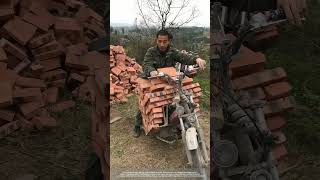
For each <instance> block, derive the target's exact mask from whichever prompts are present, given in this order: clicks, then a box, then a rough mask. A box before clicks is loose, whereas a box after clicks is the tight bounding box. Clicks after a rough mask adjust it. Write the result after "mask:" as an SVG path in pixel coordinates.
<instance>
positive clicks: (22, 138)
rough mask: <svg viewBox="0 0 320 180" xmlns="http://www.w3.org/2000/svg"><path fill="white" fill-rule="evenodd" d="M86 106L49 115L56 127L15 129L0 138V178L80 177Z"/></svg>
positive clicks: (86, 153)
mask: <svg viewBox="0 0 320 180" xmlns="http://www.w3.org/2000/svg"><path fill="white" fill-rule="evenodd" d="M89 107H90V106H89V105H86V104H82V103H77V106H76V107H75V108H73V109H70V110H65V111H64V112H61V113H55V114H52V116H53V117H55V118H56V119H57V120H58V122H59V123H60V125H59V127H57V128H54V129H51V130H43V131H16V132H15V133H13V134H11V135H10V136H7V137H6V138H4V139H0V179H1V180H15V179H16V178H18V177H21V176H24V175H26V174H30V175H33V176H34V177H36V179H38V180H79V179H84V173H85V170H86V168H87V164H88V161H89V157H90V154H91V153H92V149H91V142H90V129H91V127H90V126H91V123H90V121H91V118H90V108H89Z"/></svg>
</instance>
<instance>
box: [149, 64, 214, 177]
mask: <svg viewBox="0 0 320 180" xmlns="http://www.w3.org/2000/svg"><path fill="white" fill-rule="evenodd" d="M177 66H178V67H177V68H178V72H177V76H175V77H172V76H170V75H168V74H166V73H163V72H159V73H158V75H157V76H154V77H147V78H148V79H149V80H151V79H155V78H158V79H161V80H164V81H165V82H167V83H168V84H169V85H171V86H173V89H174V97H173V99H172V103H171V104H169V105H165V106H164V107H163V108H164V118H163V123H162V124H161V125H160V127H159V128H158V130H157V132H156V137H157V138H158V139H159V140H161V141H163V142H166V143H169V144H172V143H174V142H175V141H176V140H177V139H182V142H183V145H184V148H185V152H186V155H187V159H188V164H190V165H191V167H192V168H194V169H195V170H196V171H197V172H198V173H199V174H201V175H202V177H203V179H207V176H206V171H205V168H206V166H207V164H208V163H209V156H208V152H207V146H206V144H205V140H204V133H203V129H202V128H201V126H200V123H199V119H198V116H197V113H196V112H195V110H196V108H198V105H197V104H196V103H194V101H193V93H192V91H191V92H190V91H187V90H184V89H183V80H184V79H185V78H186V77H187V76H189V77H190V76H193V75H194V74H195V73H196V71H197V69H198V67H197V66H184V68H181V67H182V66H181V64H178V65H177ZM143 122H144V121H143ZM144 123H145V122H144Z"/></svg>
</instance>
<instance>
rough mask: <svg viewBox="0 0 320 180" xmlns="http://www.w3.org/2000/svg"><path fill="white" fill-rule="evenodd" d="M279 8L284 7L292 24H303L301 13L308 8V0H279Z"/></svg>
mask: <svg viewBox="0 0 320 180" xmlns="http://www.w3.org/2000/svg"><path fill="white" fill-rule="evenodd" d="M277 6H278V8H283V10H284V12H285V14H286V16H287V18H288V20H289V22H290V23H292V24H297V25H301V13H302V12H303V10H304V9H306V0H277Z"/></svg>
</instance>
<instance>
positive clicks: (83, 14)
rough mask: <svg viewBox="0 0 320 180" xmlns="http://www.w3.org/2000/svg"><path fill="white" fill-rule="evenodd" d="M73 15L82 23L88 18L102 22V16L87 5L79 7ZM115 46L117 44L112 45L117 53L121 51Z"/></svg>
mask: <svg viewBox="0 0 320 180" xmlns="http://www.w3.org/2000/svg"><path fill="white" fill-rule="evenodd" d="M75 16H76V18H77V19H78V20H79V21H80V22H82V23H83V22H85V21H88V20H89V19H96V20H97V21H100V22H103V18H102V17H101V16H100V15H99V14H98V13H96V12H95V11H93V10H92V9H90V8H88V7H83V8H81V9H80V10H79V11H78V12H77V14H76V15H75ZM116 48H117V46H113V49H114V51H116V52H117V53H121V52H122V51H121V50H118V49H116Z"/></svg>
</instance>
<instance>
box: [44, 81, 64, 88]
mask: <svg viewBox="0 0 320 180" xmlns="http://www.w3.org/2000/svg"><path fill="white" fill-rule="evenodd" d="M65 84H66V79H59V80H55V81H51V82H49V83H48V86H49V87H59V88H63V87H64V86H65Z"/></svg>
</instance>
